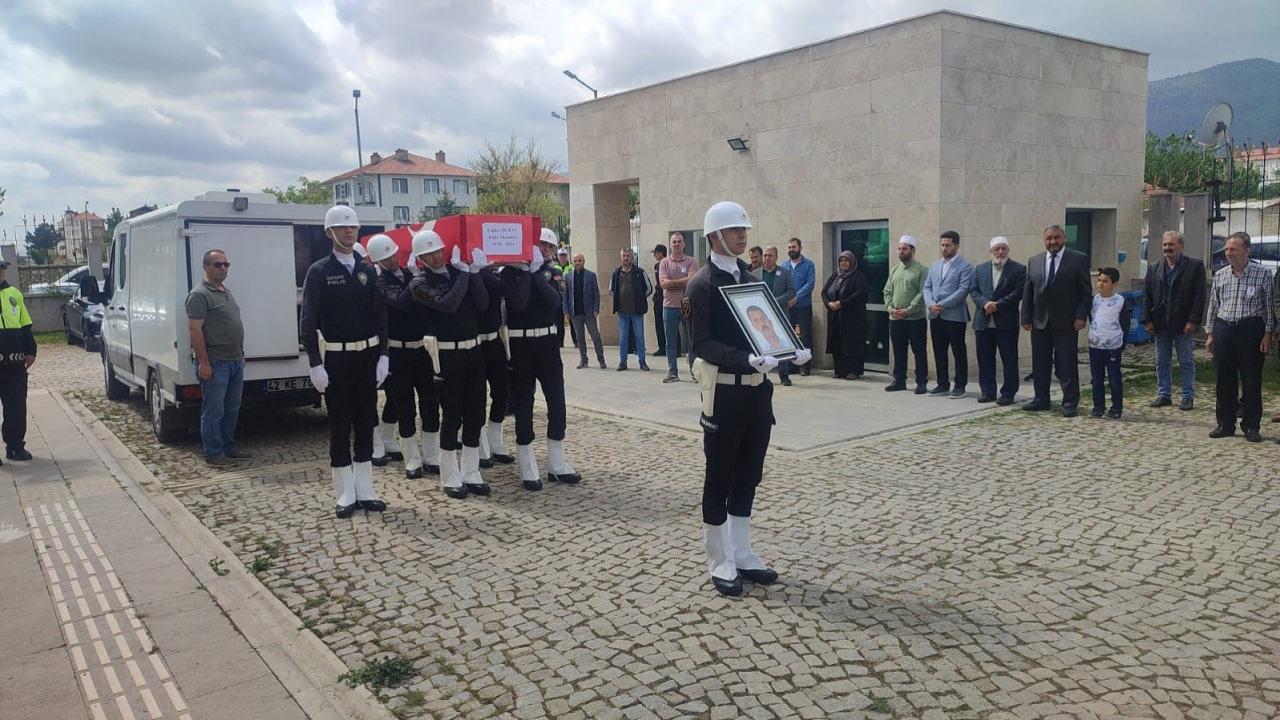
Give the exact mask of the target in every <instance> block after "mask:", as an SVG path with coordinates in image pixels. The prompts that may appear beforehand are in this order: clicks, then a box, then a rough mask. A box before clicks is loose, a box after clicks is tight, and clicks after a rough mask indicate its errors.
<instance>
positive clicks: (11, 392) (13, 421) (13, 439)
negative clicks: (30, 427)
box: [0, 365, 27, 450]
mask: <svg viewBox="0 0 1280 720" xmlns="http://www.w3.org/2000/svg"><path fill="white" fill-rule="evenodd" d="M0 405H3V406H4V424H3V426H0V435H3V436H4V446H5V447H6V448H8V449H10V450H22V449H24V448H25V447H26V444H27V369H26V368H25V367H22V366H21V365H18V366H16V367H7V368H3V369H0Z"/></svg>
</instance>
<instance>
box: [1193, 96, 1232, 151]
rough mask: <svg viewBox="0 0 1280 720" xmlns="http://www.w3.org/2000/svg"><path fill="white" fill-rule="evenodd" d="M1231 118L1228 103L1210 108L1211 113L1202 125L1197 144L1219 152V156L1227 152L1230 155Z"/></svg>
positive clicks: (1205, 116)
mask: <svg viewBox="0 0 1280 720" xmlns="http://www.w3.org/2000/svg"><path fill="white" fill-rule="evenodd" d="M1231 117H1232V112H1231V106H1230V105H1229V104H1227V103H1218V104H1217V105H1214V106H1213V107H1211V108H1209V112H1207V113H1205V115H1204V122H1203V123H1201V124H1200V135H1199V137H1198V138H1197V140H1196V142H1198V143H1200V145H1202V146H1203V147H1205V148H1206V149H1208V150H1218V151H1219V154H1221V153H1222V152H1226V153H1227V155H1230V147H1229V146H1230V145H1231V132H1230V130H1231Z"/></svg>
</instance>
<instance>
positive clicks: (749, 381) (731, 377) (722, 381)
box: [716, 373, 764, 387]
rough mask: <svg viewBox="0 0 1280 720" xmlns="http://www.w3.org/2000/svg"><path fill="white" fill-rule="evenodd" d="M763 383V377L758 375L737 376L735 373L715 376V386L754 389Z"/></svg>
mask: <svg viewBox="0 0 1280 720" xmlns="http://www.w3.org/2000/svg"><path fill="white" fill-rule="evenodd" d="M762 382H764V375H761V374H760V373H750V374H747V375H738V374H737V373H724V374H722V375H717V376H716V384H717V385H749V386H751V387H755V386H757V385H759V384H760V383H762Z"/></svg>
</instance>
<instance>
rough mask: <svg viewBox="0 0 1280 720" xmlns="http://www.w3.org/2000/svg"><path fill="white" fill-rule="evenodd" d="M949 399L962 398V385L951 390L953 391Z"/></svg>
mask: <svg viewBox="0 0 1280 720" xmlns="http://www.w3.org/2000/svg"><path fill="white" fill-rule="evenodd" d="M951 397H953V398H962V397H964V386H963V385H960V386H957V387H955V388H953V389H952V390H951Z"/></svg>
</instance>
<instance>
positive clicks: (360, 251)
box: [351, 243, 369, 257]
mask: <svg viewBox="0 0 1280 720" xmlns="http://www.w3.org/2000/svg"><path fill="white" fill-rule="evenodd" d="M351 252H353V253H355V254H357V255H359V256H360V257H368V256H369V251H368V250H365V249H364V246H363V245H361V244H360V243H356V244H354V245H352V246H351Z"/></svg>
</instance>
